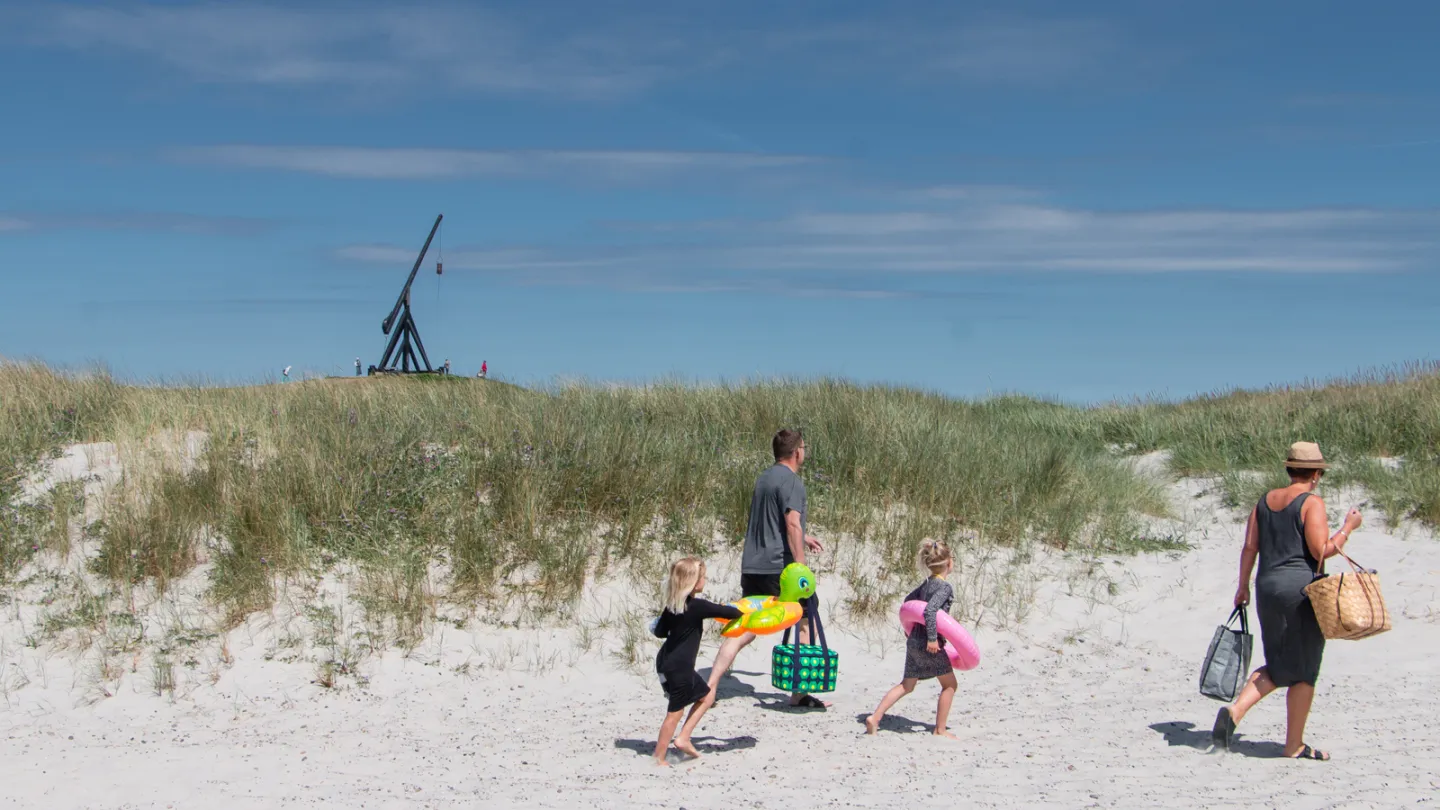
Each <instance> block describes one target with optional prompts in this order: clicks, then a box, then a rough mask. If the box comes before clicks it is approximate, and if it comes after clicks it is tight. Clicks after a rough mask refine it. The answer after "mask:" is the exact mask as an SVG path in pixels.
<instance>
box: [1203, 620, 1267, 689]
mask: <svg viewBox="0 0 1440 810" xmlns="http://www.w3.org/2000/svg"><path fill="white" fill-rule="evenodd" d="M1237 616H1238V617H1240V629H1239V630H1233V629H1231V627H1230V625H1231V623H1233V622H1234V621H1235V617H1237ZM1254 643H1255V637H1254V636H1252V635H1250V617H1249V615H1248V611H1246V610H1245V606H1244V605H1240V606H1239V607H1236V608H1235V611H1234V612H1233V613H1231V614H1230V618H1228V619H1226V620H1225V623H1224V624H1222V625H1220V626H1219V627H1217V628H1215V637H1214V638H1212V639H1211V640H1210V651H1209V652H1207V653H1205V663H1203V664H1201V665H1200V694H1202V695H1204V696H1206V697H1209V698H1214V699H1216V700H1223V701H1226V702H1229V701H1232V700H1234V699H1235V694H1236V693H1237V692H1239V691H1240V685H1241V684H1243V683H1245V678H1246V676H1247V675H1249V673H1250V649H1251V647H1253V646H1254Z"/></svg>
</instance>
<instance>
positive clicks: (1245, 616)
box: [1225, 603, 1250, 636]
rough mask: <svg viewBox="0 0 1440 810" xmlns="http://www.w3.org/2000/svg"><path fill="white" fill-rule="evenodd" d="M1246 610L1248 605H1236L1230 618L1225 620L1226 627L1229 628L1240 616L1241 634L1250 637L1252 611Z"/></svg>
mask: <svg viewBox="0 0 1440 810" xmlns="http://www.w3.org/2000/svg"><path fill="white" fill-rule="evenodd" d="M1247 604H1248V603H1247ZM1245 608H1246V605H1236V606H1235V609H1234V610H1232V611H1230V618H1228V619H1226V620H1225V627H1229V626H1230V623H1231V622H1233V621H1235V617H1236V616H1237V615H1238V616H1239V617H1240V632H1242V633H1244V634H1245V635H1247V636H1248V635H1250V611H1248V610H1246V609H1245Z"/></svg>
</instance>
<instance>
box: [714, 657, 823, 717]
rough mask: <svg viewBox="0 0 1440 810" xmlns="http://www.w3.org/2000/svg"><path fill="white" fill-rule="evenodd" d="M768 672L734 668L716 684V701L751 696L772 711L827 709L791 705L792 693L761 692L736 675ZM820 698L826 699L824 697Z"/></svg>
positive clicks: (796, 712) (760, 705)
mask: <svg viewBox="0 0 1440 810" xmlns="http://www.w3.org/2000/svg"><path fill="white" fill-rule="evenodd" d="M767 674H768V673H765V672H745V671H742V670H736V669H733V668H732V669H731V670H730V671H729V672H726V673H725V674H724V675H722V676H721V677H720V683H718V684H716V686H715V702H716V703H719V702H720V701H722V700H728V699H731V698H740V697H749V698H754V699H755V705H756V706H759V707H760V708H762V709H767V710H769V711H772V712H786V713H795V714H801V713H805V712H818V711H825V710H824V709H821V708H818V707H811V706H792V705H790V695H788V694H786V693H784V692H761V691H759V690H758V689H756V688H755V687H753V686H751V685H750V684H748V683H745V682H744V681H742V680H740V679H739V678H737V677H735V676H736V675H751V676H755V677H761V678H763V677H765V676H766V675H767ZM704 676H705V677H706V678H707V679H708V678H709V677H710V670H708V669H707V670H705V672H704ZM818 699H820V700H824V698H818Z"/></svg>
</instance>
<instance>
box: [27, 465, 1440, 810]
mask: <svg viewBox="0 0 1440 810" xmlns="http://www.w3.org/2000/svg"><path fill="white" fill-rule="evenodd" d="M1173 491H1174V495H1175V499H1176V503H1177V504H1178V505H1179V506H1180V507H1182V508H1183V509H1184V510H1185V512H1184V515H1183V516H1182V522H1183V523H1184V525H1185V526H1186V527H1187V531H1188V536H1189V539H1190V540H1191V542H1192V543H1193V545H1194V548H1193V550H1191V551H1187V552H1183V553H1180V552H1177V553H1162V554H1154V555H1146V556H1142V557H1139V558H1134V559H1130V558H1126V559H1115V560H1102V561H1100V562H1099V563H1098V564H1094V563H1090V562H1088V561H1085V560H1078V559H1074V558H1069V557H1066V556H1063V555H1058V554H1049V555H1041V556H1040V557H1038V558H1037V560H1036V561H1035V563H1034V566H1035V569H1034V570H1035V573H1036V574H1037V576H1038V575H1043V576H1044V579H1043V580H1042V582H1043V585H1042V587H1041V588H1040V589H1039V591H1038V592H1037V594H1036V597H1035V599H1036V601H1035V605H1034V608H1033V610H1032V611H1031V613H1030V615H1029V616H1028V618H1027V619H1026V621H1024V622H1023V623H1021V624H1019V625H1018V626H1014V627H1010V628H1007V629H999V628H996V627H994V626H990V625H982V626H980V627H978V628H976V631H975V632H976V635H977V638H978V640H979V642H980V644H981V646H982V650H983V653H984V660H983V661H982V663H981V665H980V667H979V668H978V669H976V670H973V671H971V672H968V673H961V674H960V692H959V694H958V696H957V699H956V701H955V708H954V710H953V711H952V714H951V720H950V726H951V729H952V730H953V731H954V732H955V733H956V734H957V735H958V736H959V737H960V740H958V741H950V740H943V739H936V738H934V737H932V736H931V735H930V734H929V731H930V723H931V722H932V721H933V716H934V709H935V694H936V690H937V687H936V686H934V685H933V682H932V683H930V684H922V685H921V687H920V688H918V689H917V690H916V692H915V693H914V694H913V695H911V696H909V697H907V698H905V699H904V700H902V701H901V702H900V703H899V704H898V705H897V706H896V708H895V710H894V711H893V713H892V714H891V715H890V716H889V717H888V718H887V719H886V721H885V723H884V724H883V726H882V730H881V733H880V734H879V735H878V736H876V737H866V736H865V735H864V733H863V731H864V729H863V726H862V725H861V722H860V718H861V717H862V716H863V715H865V714H867V713H869V712H870V711H871V710H872V709H873V708H874V705H875V703H876V702H877V701H878V700H879V698H880V696H881V695H882V694H883V693H884V691H885V690H886V689H887V688H888V687H889V686H890V685H891V684H893V683H894V682H895V680H896V679H897V678H898V676H899V673H900V671H901V667H902V663H903V651H902V645H903V639H902V638H901V636H900V633H899V630H898V628H896V627H893V626H891V625H890V624H889V623H886V622H880V623H878V624H874V625H868V626H867V625H865V624H861V623H857V622H851V621H847V620H846V618H845V616H844V613H843V611H842V610H841V608H840V604H839V602H840V598H841V597H842V596H843V593H842V588H841V585H840V581H841V578H840V577H838V576H829V577H827V576H826V575H825V574H824V573H823V572H824V570H825V569H824V564H823V562H822V563H821V565H819V566H817V567H818V568H819V569H820V570H821V572H822V573H821V592H822V598H823V600H824V602H825V604H826V607H827V614H826V615H827V617H829V620H828V622H827V628H828V629H829V635H830V639H831V644H832V646H834V647H836V648H837V649H839V650H840V655H841V677H840V687H839V690H838V691H837V692H835V693H834V694H833V695H832V696H831V699H832V700H834V701H835V706H834V707H833V708H831V709H830V710H829V711H826V712H815V711H803V710H800V711H797V710H791V709H789V708H787V707H786V706H785V705H784V703H785V700H784V696H782V695H780V694H777V693H776V692H775V690H773V689H772V688H771V687H770V685H769V676H768V672H769V661H768V653H769V647H770V641H769V640H768V639H762V640H761V641H760V642H758V643H756V644H754V645H752V646H751V647H750V648H749V649H747V650H746V651H745V652H744V653H742V654H741V656H740V658H739V660H738V661H737V664H736V668H735V671H734V672H733V673H732V675H731V676H729V677H727V678H726V679H725V680H724V682H723V683H722V687H721V701H720V703H719V704H718V705H717V707H716V708H715V709H714V710H713V711H712V712H711V713H710V715H709V716H708V717H707V718H706V721H705V722H704V724H703V725H702V727H701V730H700V734H699V735H698V736H697V744H699V745H700V746H701V747H702V749H704V750H705V751H706V752H707V754H706V756H705V757H704V758H703V759H701V760H699V761H693V762H692V761H683V762H682V761H680V760H676V761H675V767H672V768H669V769H657V768H655V767H654V766H653V765H652V764H651V762H650V761H649V759H648V756H649V752H650V750H651V748H652V746H653V743H654V734H655V733H656V730H657V728H658V726H659V724H660V721H661V719H662V715H663V704H664V702H663V698H662V697H661V694H660V692H659V688H658V684H656V682H655V681H654V679H653V676H651V675H650V674H649V672H648V671H647V670H646V665H647V663H648V661H649V659H650V657H651V656H652V655H653V651H654V649H655V647H654V645H653V644H651V643H650V642H649V641H646V642H644V643H643V644H642V646H641V647H640V649H639V651H638V653H637V654H638V657H639V659H640V663H639V665H638V666H632V667H628V668H627V667H626V666H623V665H622V664H621V663H620V662H619V661H618V660H617V657H616V652H617V649H616V645H615V641H614V640H613V639H611V640H609V641H607V642H601V643H592V645H591V647H590V649H589V650H588V651H587V650H583V649H582V647H583V644H582V643H581V641H580V640H579V638H578V635H577V630H576V629H575V626H574V625H573V623H572V624H570V625H568V626H567V625H566V624H564V623H562V624H560V625H558V626H554V627H550V628H543V629H520V628H508V627H497V626H494V625H489V624H478V623H472V624H470V625H468V626H467V627H466V628H464V629H457V628H455V627H453V626H448V625H443V624H442V625H440V628H441V629H438V630H437V631H436V632H435V633H434V634H433V635H432V637H431V638H430V639H429V640H428V641H427V642H426V643H424V644H422V645H420V647H419V648H417V649H416V650H415V651H414V652H413V653H412V654H411V655H409V656H404V655H402V654H400V653H399V652H393V651H392V652H390V653H387V654H385V655H384V656H381V657H377V658H373V659H371V660H369V661H367V662H365V664H364V666H363V668H362V672H361V677H363V679H364V681H363V683H362V682H361V681H359V680H358V679H356V678H348V679H342V680H343V683H342V684H340V686H341V687H343V688H334V689H327V688H324V687H321V686H319V685H317V684H315V683H314V682H313V681H314V679H315V666H314V664H313V662H308V661H298V660H297V661H286V660H285V656H284V655H276V654H275V651H276V643H275V639H276V638H277V633H278V632H279V631H278V629H277V626H276V624H275V621H274V620H273V619H266V618H264V617H257V618H256V619H255V620H252V622H251V623H250V624H248V625H246V627H244V628H241V629H240V630H237V631H234V632H232V633H231V634H230V635H229V637H228V641H227V648H228V649H227V654H228V655H230V656H232V658H233V660H232V662H231V663H229V664H228V665H225V666H223V667H219V668H217V669H216V670H215V671H216V672H217V673H218V674H217V676H216V677H215V679H214V682H213V683H210V682H208V681H207V680H205V679H199V678H194V677H190V676H189V675H187V674H186V673H185V672H183V671H182V672H181V674H180V676H179V677H181V678H183V679H185V682H186V684H187V686H186V688H183V689H177V690H176V697H174V698H173V699H172V698H170V697H157V696H156V695H155V693H154V689H153V683H150V682H149V680H148V679H147V676H146V673H145V672H144V671H143V669H142V670H141V671H137V672H134V673H129V674H126V675H123V676H122V677H120V678H119V679H118V681H117V684H118V685H117V686H116V687H115V688H114V689H113V694H112V696H111V697H108V698H102V699H99V700H93V699H89V698H85V699H82V696H81V694H80V693H81V692H82V691H83V690H82V689H81V686H80V684H81V682H82V680H83V679H82V678H81V677H80V668H81V667H80V664H78V663H75V661H78V660H79V659H74V658H73V655H71V654H69V653H66V652H64V651H49V652H47V651H45V650H41V649H30V648H27V647H25V646H24V645H23V644H22V643H20V642H21V640H22V639H23V638H24V636H23V630H24V628H23V627H17V626H16V619H17V616H20V615H22V612H21V611H19V610H18V609H17V608H15V607H14V606H11V607H7V608H6V609H5V623H4V624H3V625H0V634H3V635H0V639H3V653H4V655H3V659H4V660H3V666H4V668H5V669H6V671H7V676H6V677H7V679H6V681H5V683H7V684H8V686H7V688H6V690H5V698H4V700H3V701H0V784H3V785H4V790H3V791H0V794H3V795H0V806H3V807H44V808H53V809H56V810H58V809H59V808H82V807H83V808H122V807H123V808H151V807H154V808H190V807H196V808H200V807H204V808H259V807H347V808H348V807H435V808H450V807H457V808H458V807H477V806H480V807H521V806H525V807H540V808H549V807H554V808H561V807H564V808H574V807H600V808H610V807H614V808H621V807H626V808H628V807H670V808H674V807H685V808H691V809H692V810H698V809H699V808H725V809H726V810H731V809H733V808H749V807H791V808H794V807H932V806H933V807H938V806H946V805H952V806H978V807H1002V806H1004V807H1015V806H1027V807H1036V806H1038V807H1066V808H1078V807H1107V808H1108V807H1157V806H1165V807H1237V808H1238V807H1256V808H1261V807H1264V808H1270V807H1285V808H1287V809H1288V808H1297V809H1299V808H1312V807H1313V808H1319V807H1326V808H1351V807H1355V808H1358V807H1398V806H1410V805H1413V804H1416V803H1419V802H1426V801H1435V800H1437V799H1440V776H1437V775H1436V774H1437V772H1440V768H1437V767H1436V763H1437V762H1440V695H1437V677H1436V672H1437V667H1436V665H1435V656H1436V655H1437V654H1440V600H1437V593H1436V591H1437V585H1436V583H1437V581H1440V580H1437V575H1440V543H1437V542H1436V540H1435V539H1434V538H1433V537H1431V536H1429V535H1428V534H1426V533H1423V532H1411V533H1409V534H1408V535H1407V536H1403V537H1402V536H1397V535H1396V534H1393V533H1389V532H1387V530H1386V529H1385V527H1383V526H1376V525H1374V524H1377V523H1379V518H1378V517H1377V516H1374V515H1369V516H1367V517H1368V519H1369V520H1371V521H1372V525H1370V526H1367V527H1366V528H1365V529H1362V530H1361V531H1360V532H1357V533H1356V535H1355V537H1354V539H1353V540H1352V543H1351V545H1350V550H1351V551H1352V552H1353V553H1354V555H1355V556H1356V557H1357V558H1359V559H1360V560H1361V562H1363V563H1364V564H1366V565H1369V566H1373V567H1376V568H1378V569H1380V571H1381V573H1382V577H1383V579H1382V582H1383V586H1384V589H1385V594H1386V597H1387V601H1388V603H1389V605H1390V607H1391V610H1392V612H1393V613H1394V616H1395V625H1394V630H1393V631H1392V632H1390V633H1388V634H1386V635H1383V636H1380V637H1376V638H1373V639H1369V640H1366V641H1360V642H1331V643H1330V645H1329V647H1328V649H1327V656H1326V662H1325V668H1324V671H1323V673H1322V683H1321V684H1320V685H1319V690H1318V695H1317V698H1316V705H1315V710H1314V713H1313V715H1312V718H1311V722H1310V730H1309V734H1308V736H1309V738H1310V740H1311V742H1312V743H1313V744H1315V745H1316V746H1317V747H1321V748H1324V749H1326V750H1328V751H1330V752H1331V753H1332V755H1333V756H1334V760H1333V761H1331V762H1328V763H1315V762H1296V761H1288V760H1284V759H1280V758H1278V756H1279V753H1280V746H1279V741H1280V740H1281V739H1283V735H1284V723H1285V718H1284V704H1283V700H1281V699H1279V698H1278V697H1272V698H1270V699H1268V700H1267V701H1266V702H1264V703H1262V704H1261V705H1260V706H1259V707H1258V708H1257V709H1256V710H1255V711H1254V712H1252V713H1251V715H1250V717H1249V718H1247V720H1246V723H1245V724H1244V725H1243V726H1242V727H1241V729H1240V736H1239V738H1238V744H1237V746H1236V747H1237V751H1236V752H1234V753H1230V754H1219V753H1212V752H1210V751H1209V740H1208V737H1209V728H1210V723H1211V721H1212V719H1213V717H1214V714H1215V710H1216V708H1217V706H1218V705H1219V704H1218V703H1216V702H1214V701H1211V700H1209V699H1207V698H1204V697H1202V696H1200V695H1199V694H1198V692H1197V689H1196V679H1197V674H1198V673H1197V669H1198V665H1199V662H1200V658H1201V656H1202V655H1203V653H1204V650H1205V646H1206V644H1207V643H1208V641H1209V638H1210V635H1211V633H1212V631H1213V629H1214V627H1215V625H1216V624H1218V623H1219V622H1221V621H1222V620H1224V618H1225V616H1226V614H1227V612H1228V602H1229V598H1230V596H1231V594H1232V593H1233V581H1234V576H1235V573H1234V572H1235V569H1236V550H1237V544H1238V542H1239V534H1240V528H1241V527H1240V524H1239V523H1237V522H1236V521H1235V520H1234V519H1233V517H1232V516H1230V515H1229V514H1225V513H1223V512H1221V511H1220V510H1219V507H1218V505H1217V504H1216V503H1215V502H1214V501H1213V499H1211V498H1209V497H1206V496H1198V497H1197V492H1198V485H1197V484H1194V483H1186V484H1182V485H1177V486H1176V487H1175V488H1174V490H1173ZM1329 499H1330V501H1331V505H1332V506H1337V507H1338V506H1343V505H1347V504H1348V501H1346V500H1344V498H1343V496H1337V495H1335V494H1333V493H1332V494H1330V496H1329ZM1086 567H1089V568H1095V569H1097V570H1095V571H1092V572H1091V573H1090V574H1089V575H1087V576H1084V577H1078V578H1077V577H1076V576H1073V575H1074V573H1075V572H1076V571H1077V570H1081V569H1082V568H1086ZM733 568H734V566H733V561H725V560H717V561H716V562H715V569H716V570H715V572H714V573H713V574H712V586H711V588H710V591H711V593H712V595H714V596H716V597H717V598H729V597H731V596H733V595H734V594H733V593H732V591H733V588H734V584H735V582H736V581H737V580H738V574H736V573H735V572H734V570H733ZM1067 574H1068V576H1067ZM1112 583H1113V585H1112ZM612 595H613V594H612ZM603 597H604V594H603V593H602V592H597V595H596V597H595V598H597V599H601V598H603ZM588 604H589V606H588V607H587V608H586V609H587V610H593V611H597V612H598V611H600V610H601V609H602V608H601V607H600V606H599V604H600V603H599V602H593V601H592V602H590V603H588ZM616 604H619V605H620V607H621V609H623V608H624V605H625V604H626V603H624V602H620V603H616ZM282 609H283V608H277V610H282ZM611 632H612V633H613V632H614V630H613V629H612V631H611ZM1258 646H1259V645H1258V639H1257V650H1256V655H1257V659H1258V657H1259V649H1258ZM714 650H715V643H714V641H713V640H710V639H707V642H706V644H705V646H704V647H703V649H702V652H701V665H702V667H708V664H709V661H710V660H711V659H712V658H713V655H714ZM267 659H268V660H267ZM202 668H203V667H202ZM17 671H18V672H19V674H20V675H22V676H23V678H17V677H15V674H16V672H17ZM703 671H704V669H702V672H703ZM22 680H23V681H24V683H23V684H21V685H18V686H17V684H20V682H21V681H22Z"/></svg>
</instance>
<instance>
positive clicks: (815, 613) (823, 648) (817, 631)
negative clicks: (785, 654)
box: [780, 596, 830, 691]
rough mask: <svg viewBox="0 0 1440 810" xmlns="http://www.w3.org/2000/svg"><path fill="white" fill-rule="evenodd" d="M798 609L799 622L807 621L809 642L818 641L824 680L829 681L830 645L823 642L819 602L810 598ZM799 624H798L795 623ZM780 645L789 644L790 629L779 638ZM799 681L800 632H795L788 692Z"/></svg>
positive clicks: (794, 688) (791, 651)
mask: <svg viewBox="0 0 1440 810" xmlns="http://www.w3.org/2000/svg"><path fill="white" fill-rule="evenodd" d="M800 609H801V610H802V611H803V612H804V615H803V616H802V617H801V619H800V621H807V620H808V621H809V624H810V641H811V642H812V643H813V642H814V641H816V640H817V639H818V640H819V641H820V658H821V659H822V660H824V662H825V664H824V666H825V680H827V681H828V680H830V656H829V655H828V653H829V651H830V645H829V644H827V643H826V642H825V625H824V623H822V622H821V621H820V600H819V599H816V598H815V597H813V596H812V597H810V598H809V599H806V600H805V601H804V602H801V603H800ZM796 624H799V622H796ZM780 643H781V644H782V645H783V644H789V643H790V628H789V627H787V628H785V634H784V635H782V636H781V637H780ZM799 680H800V631H799V630H796V631H795V644H794V646H792V647H791V648H790V690H791V691H795V690H796V688H797V687H798V686H799Z"/></svg>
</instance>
